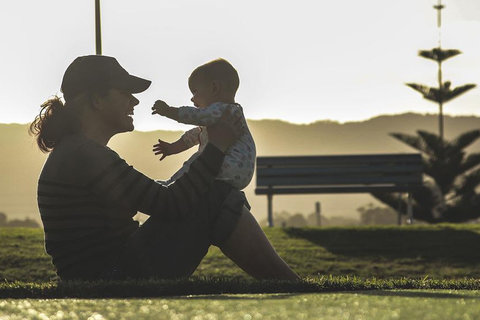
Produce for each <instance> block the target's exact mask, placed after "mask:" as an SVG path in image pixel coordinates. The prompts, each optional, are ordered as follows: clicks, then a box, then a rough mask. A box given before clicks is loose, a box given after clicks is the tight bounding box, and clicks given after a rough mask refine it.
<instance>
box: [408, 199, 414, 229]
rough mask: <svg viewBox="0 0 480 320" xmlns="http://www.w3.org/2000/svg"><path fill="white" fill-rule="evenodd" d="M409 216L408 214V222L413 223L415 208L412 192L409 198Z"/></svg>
mask: <svg viewBox="0 0 480 320" xmlns="http://www.w3.org/2000/svg"><path fill="white" fill-rule="evenodd" d="M407 216H408V223H409V224H413V208H412V193H411V192H409V193H408V198H407Z"/></svg>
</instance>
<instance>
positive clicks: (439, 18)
mask: <svg viewBox="0 0 480 320" xmlns="http://www.w3.org/2000/svg"><path fill="white" fill-rule="evenodd" d="M433 8H434V9H435V10H437V28H438V49H440V50H441V49H442V9H443V8H445V6H444V5H443V4H442V0H438V4H437V5H435V6H433ZM438 90H439V92H440V97H439V98H440V101H439V102H438V109H439V110H438V131H439V135H440V139H441V141H442V143H443V130H444V129H443V79H442V61H441V60H440V61H438Z"/></svg>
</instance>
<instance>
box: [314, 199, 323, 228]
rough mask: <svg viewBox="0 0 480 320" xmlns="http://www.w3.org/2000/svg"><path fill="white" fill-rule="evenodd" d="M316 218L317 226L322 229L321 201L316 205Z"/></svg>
mask: <svg viewBox="0 0 480 320" xmlns="http://www.w3.org/2000/svg"><path fill="white" fill-rule="evenodd" d="M315 216H316V217H317V226H319V227H320V226H321V225H322V220H321V217H320V201H317V202H316V203H315Z"/></svg>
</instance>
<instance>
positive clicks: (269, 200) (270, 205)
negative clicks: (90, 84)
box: [267, 194, 273, 227]
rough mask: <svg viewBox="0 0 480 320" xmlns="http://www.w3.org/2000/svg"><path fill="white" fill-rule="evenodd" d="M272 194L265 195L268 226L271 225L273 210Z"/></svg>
mask: <svg viewBox="0 0 480 320" xmlns="http://www.w3.org/2000/svg"><path fill="white" fill-rule="evenodd" d="M272 198H273V195H272V194H268V195H267V200H268V226H269V227H273V212H272Z"/></svg>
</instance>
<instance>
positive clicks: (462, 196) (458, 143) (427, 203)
mask: <svg viewBox="0 0 480 320" xmlns="http://www.w3.org/2000/svg"><path fill="white" fill-rule="evenodd" d="M391 136H392V137H394V138H396V139H398V140H400V141H402V142H403V143H405V144H407V145H409V146H411V147H412V148H414V149H416V150H418V151H420V153H421V154H422V158H423V173H424V176H425V181H424V186H423V187H422V188H421V189H419V190H418V191H416V192H414V193H413V194H412V197H413V200H414V203H413V217H414V219H419V220H423V221H427V222H464V221H468V220H472V219H475V218H478V217H480V194H478V193H477V191H476V189H477V187H479V186H480V153H472V154H470V155H467V154H466V152H465V150H464V149H465V148H466V147H468V146H469V145H471V144H472V143H473V142H475V141H476V140H477V139H478V138H479V137H480V130H472V131H469V132H466V133H463V134H461V135H460V136H458V137H457V138H456V139H454V140H452V141H447V140H443V139H441V138H440V137H439V136H438V135H436V134H433V133H429V132H426V131H422V130H419V131H417V135H416V136H415V135H408V134H404V133H391ZM373 196H374V197H375V198H377V199H378V200H380V201H382V202H383V203H385V204H387V205H389V206H391V207H392V208H398V209H399V210H400V212H401V213H403V214H405V211H406V206H407V202H406V199H403V198H400V197H399V195H398V194H394V193H378V192H377V193H374V194H373Z"/></svg>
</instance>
